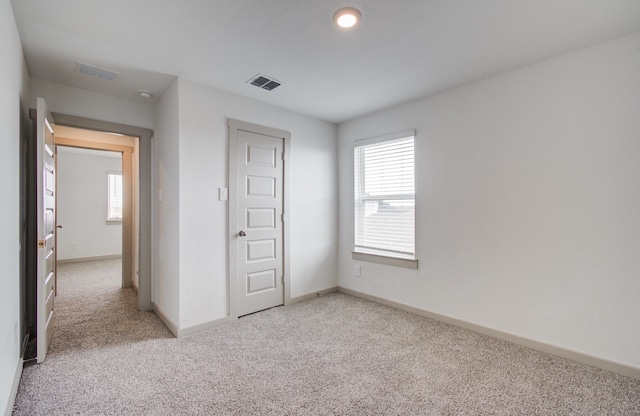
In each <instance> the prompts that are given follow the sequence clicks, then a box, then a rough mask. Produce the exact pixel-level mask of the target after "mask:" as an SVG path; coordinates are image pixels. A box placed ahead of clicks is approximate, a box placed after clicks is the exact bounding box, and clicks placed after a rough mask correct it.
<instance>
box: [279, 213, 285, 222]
mask: <svg viewBox="0 0 640 416" xmlns="http://www.w3.org/2000/svg"><path fill="white" fill-rule="evenodd" d="M280 222H284V214H280Z"/></svg>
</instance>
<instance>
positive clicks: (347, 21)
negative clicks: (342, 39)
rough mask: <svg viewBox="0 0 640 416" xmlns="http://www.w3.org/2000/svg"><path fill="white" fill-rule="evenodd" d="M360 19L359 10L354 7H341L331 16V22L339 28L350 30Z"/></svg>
mask: <svg viewBox="0 0 640 416" xmlns="http://www.w3.org/2000/svg"><path fill="white" fill-rule="evenodd" d="M361 18H362V13H360V10H358V9H356V8H354V7H343V8H342V9H340V10H338V11H337V12H335V13H334V14H333V21H334V22H336V24H337V25H338V26H340V27H344V28H350V27H353V26H355V25H356V23H358V22H359V21H360V19H361Z"/></svg>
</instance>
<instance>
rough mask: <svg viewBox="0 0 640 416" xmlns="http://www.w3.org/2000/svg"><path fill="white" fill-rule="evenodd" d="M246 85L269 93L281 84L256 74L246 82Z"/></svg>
mask: <svg viewBox="0 0 640 416" xmlns="http://www.w3.org/2000/svg"><path fill="white" fill-rule="evenodd" d="M247 84H251V85H255V86H256V87H259V88H262V89H263V90H267V91H271V90H273V89H276V88H278V87H279V86H280V85H282V82H280V81H276V80H275V79H273V78H271V77H267V76H265V75H262V74H257V75H256V76H254V77H253V78H251V79H250V80H249V81H247Z"/></svg>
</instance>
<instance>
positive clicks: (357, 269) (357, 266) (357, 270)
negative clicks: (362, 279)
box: [355, 264, 362, 276]
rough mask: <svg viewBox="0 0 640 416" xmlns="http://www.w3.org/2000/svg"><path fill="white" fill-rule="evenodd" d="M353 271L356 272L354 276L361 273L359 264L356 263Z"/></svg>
mask: <svg viewBox="0 0 640 416" xmlns="http://www.w3.org/2000/svg"><path fill="white" fill-rule="evenodd" d="M355 273H356V276H360V275H361V274H362V269H361V268H360V265H359V264H356V269H355Z"/></svg>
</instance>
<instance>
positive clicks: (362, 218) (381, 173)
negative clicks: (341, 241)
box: [354, 134, 415, 258]
mask: <svg viewBox="0 0 640 416" xmlns="http://www.w3.org/2000/svg"><path fill="white" fill-rule="evenodd" d="M413 149H414V137H413V135H411V136H408V137H407V135H406V134H405V135H400V137H398V135H395V137H393V138H392V139H388V140H373V142H372V141H366V142H364V143H363V144H360V145H359V144H358V142H356V145H355V147H354V167H355V172H354V173H355V175H354V176H355V251H356V252H362V253H370V254H378V255H385V256H390V257H401V258H414V257H415V190H414V155H413V153H414V152H413Z"/></svg>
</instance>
